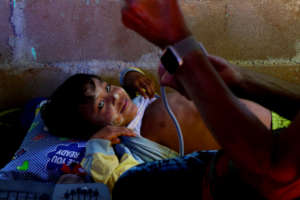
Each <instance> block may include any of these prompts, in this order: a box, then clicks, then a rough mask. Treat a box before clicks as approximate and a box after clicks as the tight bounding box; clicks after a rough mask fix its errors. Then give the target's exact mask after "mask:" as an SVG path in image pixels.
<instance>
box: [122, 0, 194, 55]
mask: <svg viewBox="0 0 300 200" xmlns="http://www.w3.org/2000/svg"><path fill="white" fill-rule="evenodd" d="M124 1H125V7H124V8H123V9H122V21H123V23H124V25H125V26H127V27H128V28H130V29H132V30H134V31H136V32H137V33H139V34H140V35H142V36H143V37H144V38H146V39H147V40H149V41H150V42H152V43H154V44H155V45H157V46H158V47H160V48H162V49H163V48H165V47H166V46H168V45H171V44H174V43H176V42H178V41H180V40H182V39H184V38H186V37H187V36H189V35H191V32H190V31H189V29H188V28H187V26H186V24H185V22H184V18H183V15H182V13H181V11H180V8H179V6H178V3H177V0H124Z"/></svg>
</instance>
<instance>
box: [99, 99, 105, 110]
mask: <svg viewBox="0 0 300 200" xmlns="http://www.w3.org/2000/svg"><path fill="white" fill-rule="evenodd" d="M103 107H104V101H103V100H102V101H100V103H99V104H98V109H99V110H101V109H102V108H103Z"/></svg>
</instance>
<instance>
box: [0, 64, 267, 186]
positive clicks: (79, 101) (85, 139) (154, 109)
mask: <svg viewBox="0 0 300 200" xmlns="http://www.w3.org/2000/svg"><path fill="white" fill-rule="evenodd" d="M121 83H122V86H123V87H124V88H125V89H126V91H127V92H126V91H125V90H124V89H123V88H122V87H119V86H115V85H110V84H108V83H107V82H105V81H103V80H101V79H100V78H99V77H98V76H94V75H88V74H76V75H74V76H72V77H70V78H69V79H67V80H66V81H65V82H64V83H63V84H62V85H60V86H59V87H58V88H57V89H56V91H55V92H54V93H53V94H52V96H51V97H50V98H49V99H48V100H47V101H46V102H42V103H41V104H40V109H41V111H39V109H38V112H37V114H36V117H35V120H34V122H33V123H32V125H31V128H30V129H29V131H28V133H27V135H26V137H25V139H24V141H23V143H22V145H21V147H20V149H19V150H18V151H17V153H16V154H15V157H14V159H13V160H12V161H11V162H10V163H8V164H7V165H6V166H5V167H4V168H3V169H2V170H1V171H0V178H1V179H31V180H40V181H46V182H56V181H57V180H58V179H59V177H61V176H62V175H64V174H76V175H78V176H83V177H85V175H86V173H87V174H88V175H90V176H91V177H92V178H93V180H94V181H96V182H102V183H105V184H107V185H108V186H109V188H110V189H112V187H113V185H114V183H115V182H116V180H117V179H118V177H119V176H120V175H121V174H122V173H123V172H125V171H126V170H128V169H129V168H131V167H133V166H135V165H137V164H140V163H143V162H149V161H154V160H160V159H167V158H172V157H175V156H177V155H178V154H177V151H178V139H177V133H176V129H175V127H174V125H173V123H172V121H171V119H170V118H169V116H168V114H167V112H166V111H165V109H164V106H163V104H162V100H161V99H160V98H159V97H158V96H157V95H155V91H154V84H153V82H152V81H151V80H150V79H149V78H147V77H146V76H145V75H144V73H143V72H141V71H140V70H139V69H136V68H130V69H128V70H126V71H125V72H122V73H121ZM136 92H139V93H140V94H141V95H142V96H137V97H134V98H133V99H131V98H130V97H129V95H128V93H129V94H131V96H134V94H136ZM199 92H200V91H199ZM167 96H168V100H169V104H170V106H171V107H172V109H173V112H174V113H175V115H176V116H177V119H178V121H179V123H180V125H181V128H182V131H183V135H184V141H185V152H186V153H190V152H193V151H199V150H210V149H219V148H220V147H219V145H218V144H217V143H216V142H215V140H214V139H213V137H212V136H211V134H210V132H209V131H208V129H207V128H206V127H205V126H204V123H203V122H202V120H201V116H200V115H199V114H198V111H197V110H196V107H195V106H194V105H193V103H191V102H190V101H188V100H187V99H185V98H184V97H183V96H181V95H180V94H178V93H170V94H168V95H167ZM241 101H242V102H244V103H245V105H246V106H247V107H248V108H249V109H250V110H252V111H253V112H254V113H255V114H256V115H257V116H258V118H259V119H260V120H261V121H262V122H263V123H264V124H265V125H266V126H270V125H271V120H270V116H271V114H270V111H268V110H266V109H264V108H263V107H261V106H259V105H257V104H254V103H252V102H249V101H246V100H241ZM50 133H51V134H50ZM79 163H81V165H80V164H79Z"/></svg>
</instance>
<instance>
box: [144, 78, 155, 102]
mask: <svg viewBox="0 0 300 200" xmlns="http://www.w3.org/2000/svg"><path fill="white" fill-rule="evenodd" d="M146 83H147V85H148V87H149V97H150V98H153V97H154V94H155V86H154V82H153V81H152V80H151V79H147V80H146Z"/></svg>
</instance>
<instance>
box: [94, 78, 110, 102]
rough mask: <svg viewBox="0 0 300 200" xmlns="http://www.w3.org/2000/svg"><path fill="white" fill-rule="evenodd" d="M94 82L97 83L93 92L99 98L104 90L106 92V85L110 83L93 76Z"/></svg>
mask: <svg viewBox="0 0 300 200" xmlns="http://www.w3.org/2000/svg"><path fill="white" fill-rule="evenodd" d="M93 82H94V84H95V89H94V92H93V93H94V96H95V98H98V97H99V96H100V95H101V94H102V93H103V92H105V87H106V85H107V84H108V83H107V82H106V81H103V80H99V79H96V78H93Z"/></svg>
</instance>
